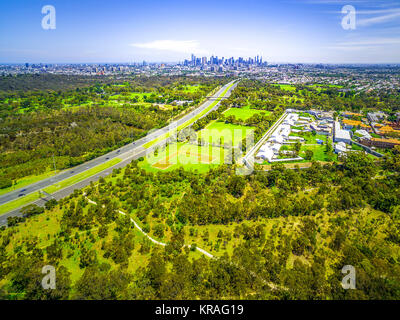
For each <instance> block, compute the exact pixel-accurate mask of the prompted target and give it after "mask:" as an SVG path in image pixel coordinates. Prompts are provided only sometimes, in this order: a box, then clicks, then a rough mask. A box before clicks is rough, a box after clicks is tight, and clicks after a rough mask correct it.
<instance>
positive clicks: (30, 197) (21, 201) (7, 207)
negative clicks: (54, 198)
mask: <svg viewBox="0 0 400 320" xmlns="http://www.w3.org/2000/svg"><path fill="white" fill-rule="evenodd" d="M120 161H121V159H118V158H116V159H112V160H109V161H107V162H105V163H103V164H101V165H98V166H97V167H94V168H92V169H89V170H87V171H85V172H82V173H79V174H77V175H75V176H73V177H71V178H68V179H65V180H62V181H60V182H59V183H58V184H56V185H52V186H49V187H47V188H45V189H44V191H46V192H47V193H54V192H56V191H58V190H61V189H64V188H66V187H69V186H71V185H73V184H75V183H78V182H80V181H82V180H85V179H87V178H89V177H91V176H93V175H95V174H97V173H99V172H101V171H103V170H106V169H107V168H110V167H112V166H114V165H116V164H117V163H119V162H120ZM39 197H40V195H39V192H32V193H30V194H27V195H26V196H24V197H21V198H18V199H15V200H13V201H10V202H7V203H5V204H3V205H1V206H0V215H2V214H5V213H7V212H9V211H11V210H14V209H18V208H20V207H23V206H25V205H27V204H29V203H31V202H33V201H35V200H37V199H39Z"/></svg>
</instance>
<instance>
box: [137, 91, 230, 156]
mask: <svg viewBox="0 0 400 320" xmlns="http://www.w3.org/2000/svg"><path fill="white" fill-rule="evenodd" d="M233 85H234V83H232V84H231V85H230V86H228V87H227V88H226V89H225V90H224V92H222V93H221V94H220V95H219V97H218V98H217V99H216V100H215V101H214V102H213V103H212V104H211V105H209V106H208V107H207V108H205V109H204V110H203V111H202V112H200V113H199V114H198V115H197V116H195V117H193V118H192V119H190V120H188V121H186V122H185V123H182V124H181V125H180V126H179V127H178V128H177V129H176V130H173V131H170V132H167V133H164V134H163V135H162V136H160V137H158V138H157V139H154V140H152V141H149V142H147V143H146V144H144V145H143V147H144V148H146V149H147V148H149V147H151V146H153V145H154V144H156V143H158V142H161V141H163V140H165V139H168V138H169V137H170V136H171V135H172V134H173V133H174V132H176V131H179V130H182V129H183V128H186V127H187V126H189V125H191V124H193V123H194V122H196V121H197V120H198V119H200V118H201V117H202V116H204V115H205V114H206V113H207V112H208V111H210V110H211V109H212V108H214V107H215V106H216V105H217V104H218V103H219V102H220V101H221V97H223V96H225V94H226V93H227V92H228V90H229V89H230V88H232V86H233Z"/></svg>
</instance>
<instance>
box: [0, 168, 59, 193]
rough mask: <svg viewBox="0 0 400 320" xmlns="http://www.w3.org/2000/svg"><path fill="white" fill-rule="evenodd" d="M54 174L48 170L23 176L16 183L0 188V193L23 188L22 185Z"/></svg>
mask: <svg viewBox="0 0 400 320" xmlns="http://www.w3.org/2000/svg"><path fill="white" fill-rule="evenodd" d="M58 172H59V171H57V173H58ZM54 174H55V172H54V171H48V172H45V173H42V174H39V175H31V176H27V177H24V178H22V179H20V180H18V181H17V183H16V184H14V185H13V186H11V187H8V188H5V189H1V190H0V195H2V194H5V193H7V192H10V191H12V190H16V189H20V188H23V187H25V186H27V185H30V184H32V183H35V182H38V181H40V180H44V179H47V178H49V177H51V176H53V175H54Z"/></svg>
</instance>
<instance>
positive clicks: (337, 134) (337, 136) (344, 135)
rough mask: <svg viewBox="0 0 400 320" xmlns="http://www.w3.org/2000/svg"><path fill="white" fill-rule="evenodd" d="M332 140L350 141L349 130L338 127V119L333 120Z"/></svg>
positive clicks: (348, 142)
mask: <svg viewBox="0 0 400 320" xmlns="http://www.w3.org/2000/svg"><path fill="white" fill-rule="evenodd" d="M333 141H334V142H344V143H347V144H350V143H351V136H350V132H349V131H346V130H343V129H342V128H341V127H340V123H339V122H338V121H335V126H334V136H333Z"/></svg>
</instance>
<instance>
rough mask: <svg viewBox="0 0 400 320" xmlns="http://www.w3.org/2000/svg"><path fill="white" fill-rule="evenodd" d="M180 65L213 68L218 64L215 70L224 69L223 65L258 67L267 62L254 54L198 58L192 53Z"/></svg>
mask: <svg viewBox="0 0 400 320" xmlns="http://www.w3.org/2000/svg"><path fill="white" fill-rule="evenodd" d="M181 65H183V66H186V67H189V66H190V67H200V66H202V67H204V66H209V67H213V66H214V69H215V66H219V68H216V70H224V68H223V67H226V68H235V67H236V68H240V67H249V66H259V67H266V66H267V65H268V63H267V62H263V58H262V57H260V56H258V55H257V56H256V57H254V58H251V57H250V58H247V59H245V58H243V57H239V58H237V59H235V58H234V57H230V58H227V59H225V58H224V57H222V58H219V57H218V56H216V57H214V56H211V57H210V58H207V57H201V58H198V57H196V56H195V55H194V54H192V55H191V59H190V60H187V59H186V60H184V61H183V63H181Z"/></svg>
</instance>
